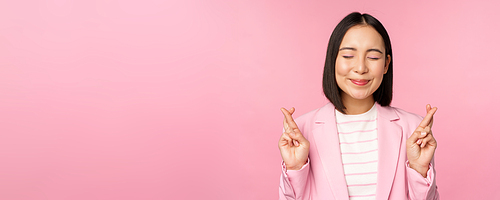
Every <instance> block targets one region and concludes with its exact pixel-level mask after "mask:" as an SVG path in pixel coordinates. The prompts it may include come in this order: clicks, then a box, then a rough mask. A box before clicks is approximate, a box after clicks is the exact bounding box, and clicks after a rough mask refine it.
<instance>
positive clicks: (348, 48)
mask: <svg viewBox="0 0 500 200" xmlns="http://www.w3.org/2000/svg"><path fill="white" fill-rule="evenodd" d="M342 50H351V51H357V49H356V48H353V47H342V48H340V49H339V51H342ZM370 51H376V52H379V53H381V54H384V53H382V51H380V50H379V49H368V50H366V52H370Z"/></svg>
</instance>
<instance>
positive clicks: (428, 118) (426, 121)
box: [418, 107, 437, 128]
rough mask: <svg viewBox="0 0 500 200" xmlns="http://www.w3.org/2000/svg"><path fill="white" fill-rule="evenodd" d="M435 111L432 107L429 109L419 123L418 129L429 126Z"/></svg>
mask: <svg viewBox="0 0 500 200" xmlns="http://www.w3.org/2000/svg"><path fill="white" fill-rule="evenodd" d="M436 111H437V108H436V107H434V108H431V109H430V110H429V111H428V112H427V115H426V116H425V117H424V119H423V120H422V122H420V125H418V126H419V127H422V128H425V127H426V126H429V124H430V123H431V121H432V117H433V116H434V113H436Z"/></svg>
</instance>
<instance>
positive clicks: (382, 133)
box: [376, 104, 403, 200]
mask: <svg viewBox="0 0 500 200" xmlns="http://www.w3.org/2000/svg"><path fill="white" fill-rule="evenodd" d="M377 112H378V116H377V126H378V155H379V156H378V174H377V195H376V199H377V200H386V199H388V198H389V193H390V191H391V188H392V184H393V181H394V176H395V175H396V167H397V165H398V160H399V159H400V158H399V153H400V149H401V140H402V134H403V133H402V128H401V127H400V126H399V125H398V124H396V123H394V122H393V121H395V120H399V116H398V115H397V114H396V112H395V111H394V109H393V108H391V107H382V106H380V105H379V104H377Z"/></svg>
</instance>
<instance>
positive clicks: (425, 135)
mask: <svg viewBox="0 0 500 200" xmlns="http://www.w3.org/2000/svg"><path fill="white" fill-rule="evenodd" d="M426 109H427V115H426V116H425V118H424V119H423V120H422V122H420V125H419V126H418V127H417V129H416V130H415V131H414V132H413V134H412V135H411V136H410V138H408V140H406V155H407V157H408V162H409V165H410V167H411V168H412V169H414V170H416V171H417V172H418V173H420V174H422V176H423V177H424V178H425V177H427V171H428V170H429V164H430V162H431V160H432V158H433V157H434V152H435V151H436V147H437V142H436V139H434V136H433V135H432V130H431V128H432V123H433V116H434V113H436V111H437V107H434V108H432V107H431V105H429V104H428V105H427V107H426Z"/></svg>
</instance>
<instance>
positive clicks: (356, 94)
mask: <svg viewBox="0 0 500 200" xmlns="http://www.w3.org/2000/svg"><path fill="white" fill-rule="evenodd" d="M384 55H385V45H384V40H383V39H382V36H381V35H380V34H379V33H378V32H377V31H376V30H375V29H374V28H373V27H371V26H368V25H357V26H353V27H352V28H350V29H349V30H348V31H347V32H346V34H345V36H344V38H343V39H342V43H341V44H340V50H339V54H338V55H337V60H336V61H335V79H336V80H337V85H338V86H339V87H340V89H341V90H342V91H341V95H342V99H343V100H347V99H349V98H352V99H357V100H364V99H368V98H372V95H373V93H374V92H375V91H376V90H377V88H378V87H379V86H380V83H382V78H383V76H384V74H385V73H387V70H388V68H389V63H390V59H391V58H390V56H387V57H385V56H384Z"/></svg>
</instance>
